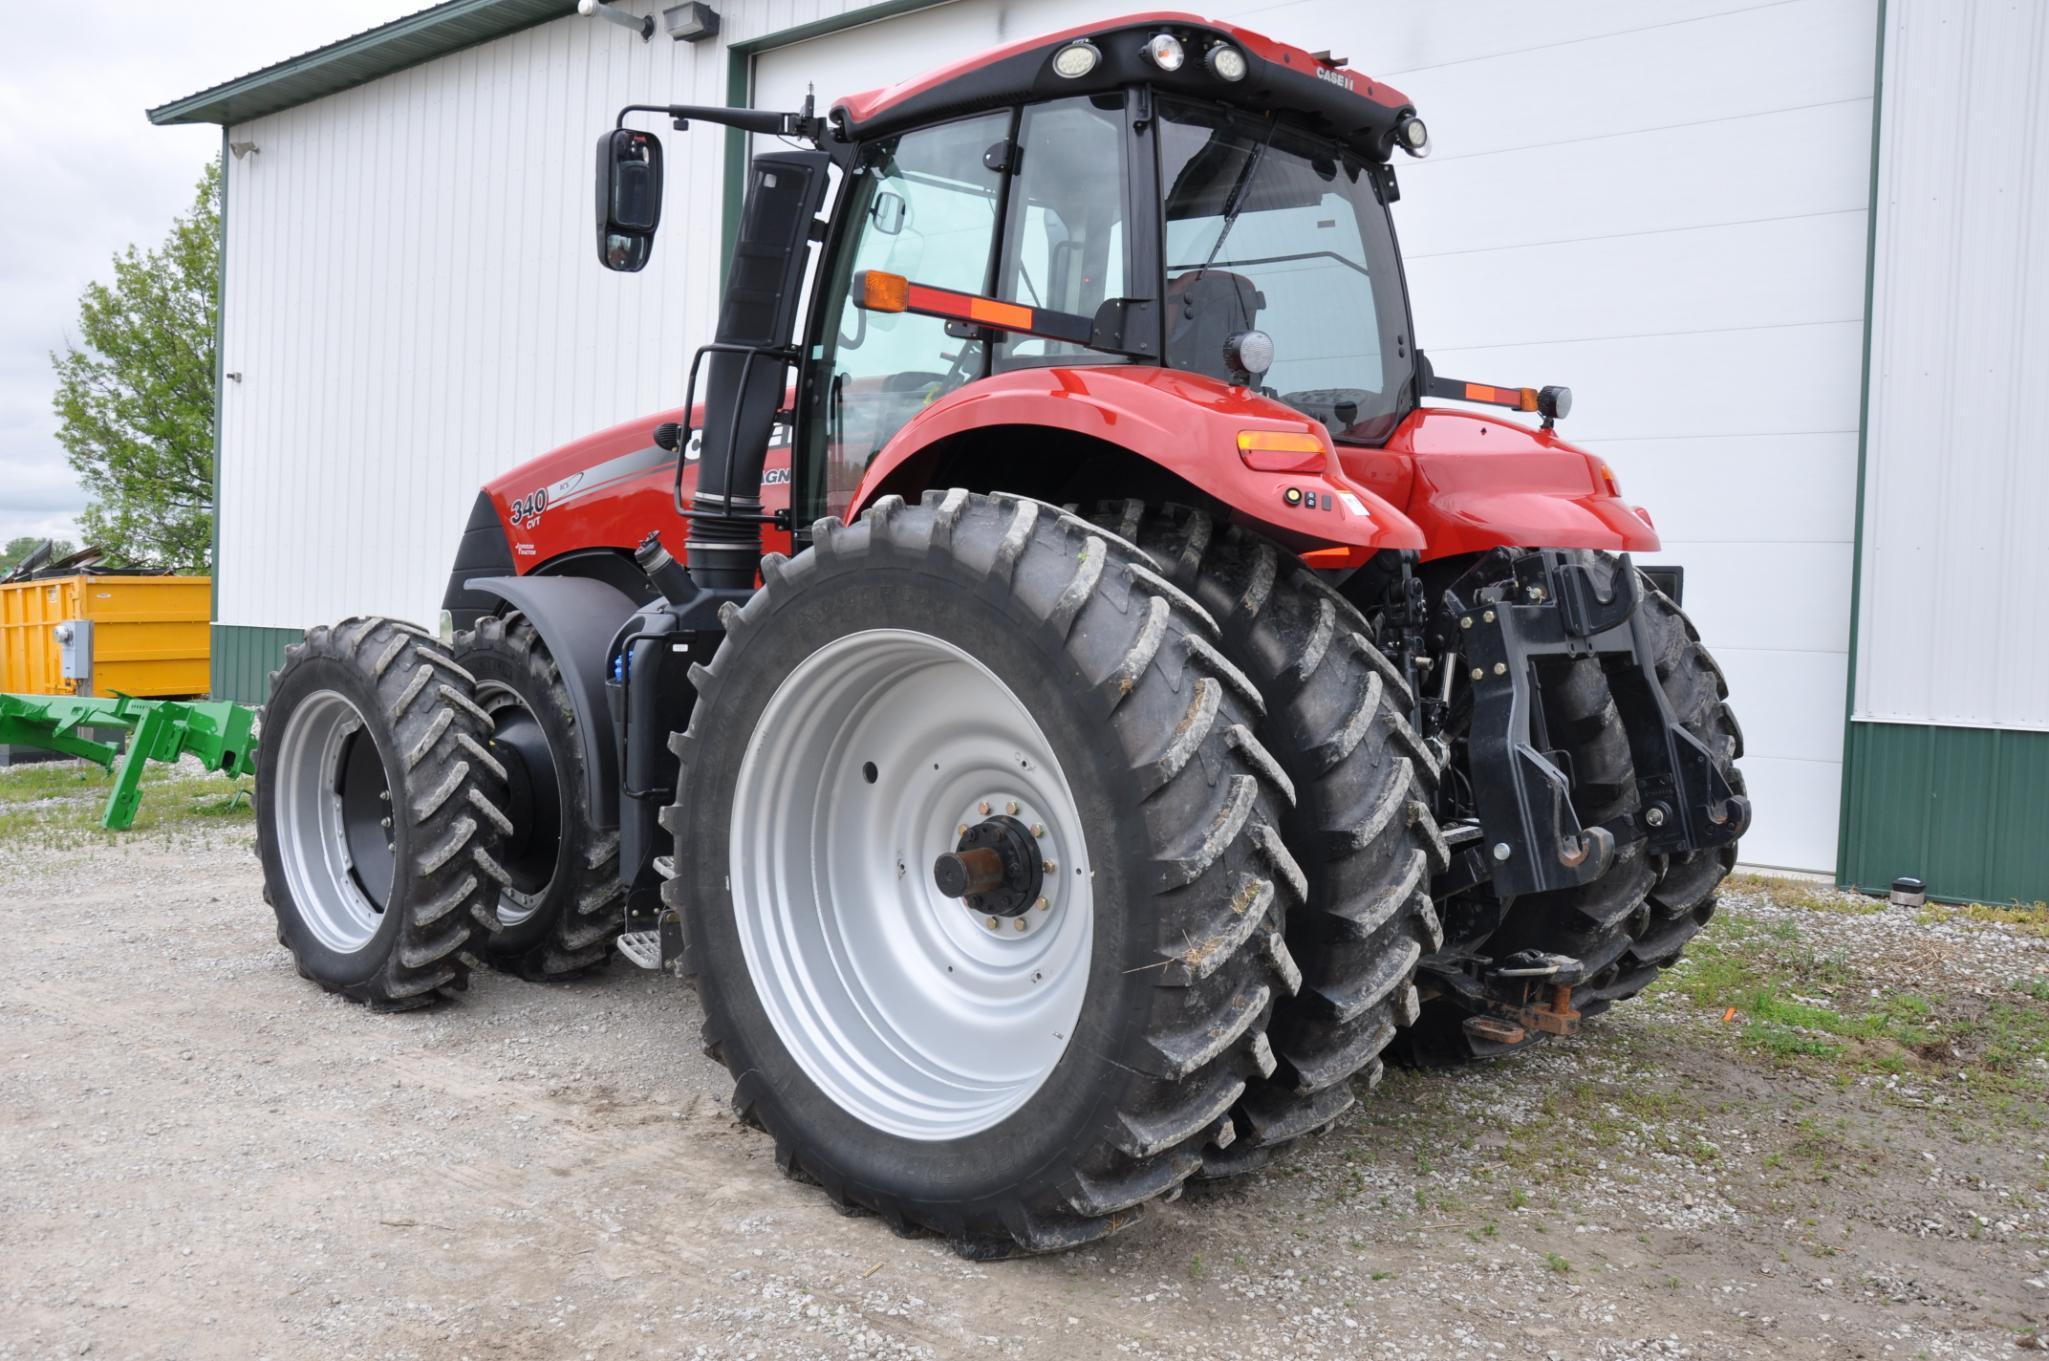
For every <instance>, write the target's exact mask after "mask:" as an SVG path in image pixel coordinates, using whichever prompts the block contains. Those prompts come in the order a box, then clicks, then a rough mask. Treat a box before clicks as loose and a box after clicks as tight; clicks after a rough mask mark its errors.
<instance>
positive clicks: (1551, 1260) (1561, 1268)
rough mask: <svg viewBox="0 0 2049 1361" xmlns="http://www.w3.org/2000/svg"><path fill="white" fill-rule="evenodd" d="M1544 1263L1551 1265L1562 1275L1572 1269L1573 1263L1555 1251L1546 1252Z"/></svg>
mask: <svg viewBox="0 0 2049 1361" xmlns="http://www.w3.org/2000/svg"><path fill="white" fill-rule="evenodd" d="M1544 1265H1545V1266H1547V1267H1550V1268H1551V1269H1552V1270H1553V1271H1555V1272H1557V1273H1558V1274H1559V1275H1561V1276H1564V1275H1568V1274H1569V1273H1570V1272H1571V1271H1572V1263H1570V1262H1568V1261H1566V1260H1565V1259H1564V1258H1563V1257H1560V1256H1559V1255H1558V1254H1557V1253H1555V1252H1547V1253H1545V1254H1544Z"/></svg>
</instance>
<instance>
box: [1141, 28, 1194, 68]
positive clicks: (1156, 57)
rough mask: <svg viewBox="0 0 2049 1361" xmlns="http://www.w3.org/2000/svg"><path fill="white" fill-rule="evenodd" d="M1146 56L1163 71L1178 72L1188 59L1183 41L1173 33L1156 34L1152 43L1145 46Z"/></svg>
mask: <svg viewBox="0 0 2049 1361" xmlns="http://www.w3.org/2000/svg"><path fill="white" fill-rule="evenodd" d="M1145 54H1146V55H1147V56H1148V57H1151V58H1152V59H1153V65H1155V66H1157V67H1159V68H1160V69H1161V70H1162V71H1178V70H1180V69H1181V63H1182V62H1183V61H1185V60H1186V59H1187V55H1188V54H1187V53H1186V52H1185V51H1183V50H1182V47H1181V40H1180V39H1179V38H1177V37H1175V36H1174V35H1173V34H1171V33H1155V34H1153V36H1152V41H1150V42H1148V43H1147V44H1146V45H1145Z"/></svg>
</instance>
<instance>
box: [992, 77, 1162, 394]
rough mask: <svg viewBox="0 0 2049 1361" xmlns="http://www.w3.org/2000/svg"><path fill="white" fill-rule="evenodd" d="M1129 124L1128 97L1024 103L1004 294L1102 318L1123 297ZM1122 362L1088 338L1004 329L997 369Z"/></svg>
mask: <svg viewBox="0 0 2049 1361" xmlns="http://www.w3.org/2000/svg"><path fill="white" fill-rule="evenodd" d="M1129 140H1130V134H1129V132H1127V131H1126V125H1125V118H1124V101H1123V98H1122V96H1119V95H1111V96H1108V97H1106V98H1104V99H1103V100H1102V101H1101V102H1100V103H1098V102H1097V101H1096V100H1092V99H1064V100H1060V101H1058V102H1056V103H1052V104H1035V105H1032V106H1031V107H1029V108H1027V109H1026V110H1025V111H1024V116H1023V119H1022V121H1021V124H1020V128H1019V135H1018V153H1017V154H1018V165H1017V172H1016V174H1015V175H1014V176H1013V177H1012V180H1011V186H1010V204H1009V216H1010V223H1009V230H1008V231H1007V232H1006V233H1005V241H1004V248H1003V261H1002V268H1001V269H1000V270H999V272H998V282H997V293H998V295H999V296H1001V297H1003V298H1005V299H1006V300H1008V301H1011V302H1020V303H1025V304H1027V305H1029V306H1032V307H1044V308H1047V309H1049V310H1051V311H1055V312H1071V313H1074V314H1075V315H1077V316H1083V317H1093V316H1095V314H1096V309H1098V308H1099V307H1101V306H1102V305H1103V303H1104V302H1105V301H1106V300H1108V299H1110V298H1120V297H1123V296H1124V293H1125V288H1124V279H1125V258H1124V252H1125V231H1124V189H1125V183H1126V180H1127V177H1128V173H1129V172H1128V169H1127V166H1126V164H1125V157H1126V143H1127V142H1128V141H1129ZM1077 362H1079V363H1106V362H1111V363H1114V362H1118V361H1117V359H1116V357H1115V356H1112V355H1105V354H1103V353H1101V352H1100V351H1096V350H1091V349H1089V348H1088V347H1087V346H1085V345H1076V344H1073V343H1071V342H1065V341H1057V340H1042V339H1040V338H1038V337H1036V336H1015V335H1012V336H1004V337H1003V338H1002V339H1000V340H999V341H998V342H997V345H996V355H995V367H996V369H997V370H998V371H999V372H1000V371H1002V370H1005V369H1013V368H1022V367H1026V366H1030V365H1037V364H1072V363H1077Z"/></svg>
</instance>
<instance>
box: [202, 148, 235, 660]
mask: <svg viewBox="0 0 2049 1361" xmlns="http://www.w3.org/2000/svg"><path fill="white" fill-rule="evenodd" d="M230 159H231V157H230V155H229V153H228V129H227V125H226V124H225V123H224V124H222V125H221V212H220V221H219V222H218V223H217V224H216V227H217V229H218V230H219V232H220V240H219V241H218V242H217V243H216V244H215V258H214V266H213V524H212V525H211V526H210V530H211V535H212V542H211V543H210V544H209V545H208V546H207V550H206V557H207V563H206V574H207V578H206V579H207V592H208V594H207V609H206V615H207V618H209V619H218V618H220V617H221V423H222V412H223V411H225V410H226V399H227V395H228V394H227V392H226V373H227V367H226V358H227V356H226V354H225V353H224V352H223V349H222V345H221V342H222V339H223V338H224V337H225V336H226V334H227V318H228V162H229V160H230Z"/></svg>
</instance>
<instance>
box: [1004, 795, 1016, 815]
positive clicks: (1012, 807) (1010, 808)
mask: <svg viewBox="0 0 2049 1361" xmlns="http://www.w3.org/2000/svg"><path fill="white" fill-rule="evenodd" d="M1003 811H1004V812H1006V813H1008V814H1010V815H1011V816H1012V817H1016V816H1017V800H1016V799H1012V800H1011V801H1010V802H1009V803H1006V804H1004V805H1003Z"/></svg>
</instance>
